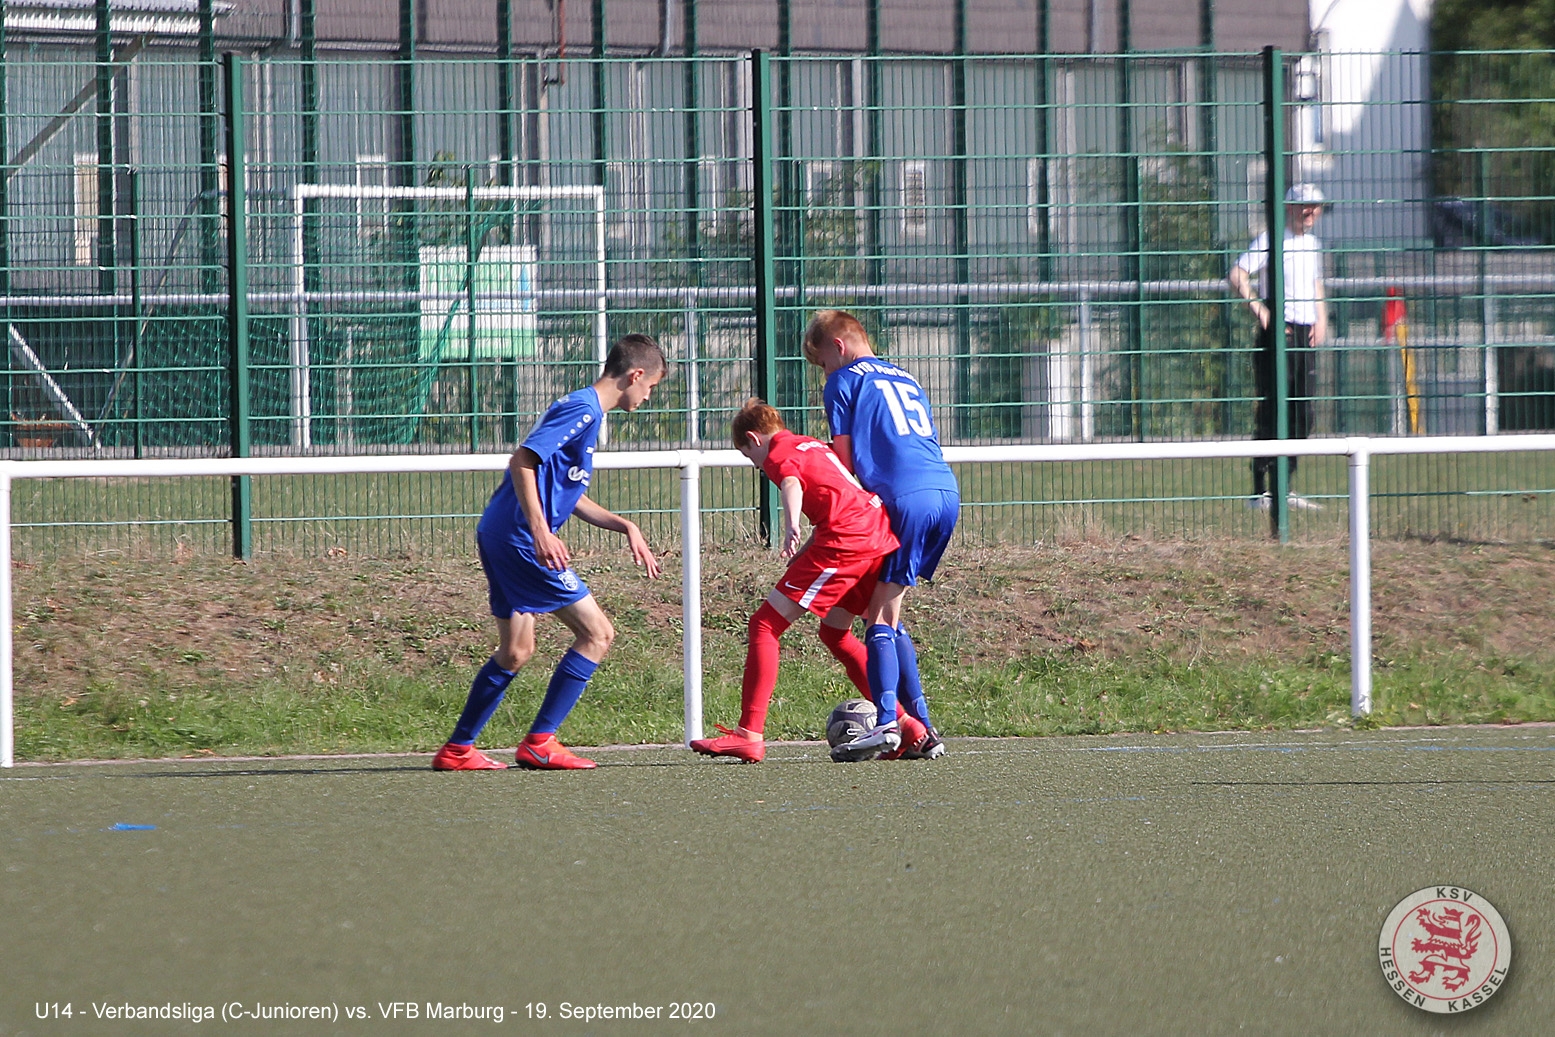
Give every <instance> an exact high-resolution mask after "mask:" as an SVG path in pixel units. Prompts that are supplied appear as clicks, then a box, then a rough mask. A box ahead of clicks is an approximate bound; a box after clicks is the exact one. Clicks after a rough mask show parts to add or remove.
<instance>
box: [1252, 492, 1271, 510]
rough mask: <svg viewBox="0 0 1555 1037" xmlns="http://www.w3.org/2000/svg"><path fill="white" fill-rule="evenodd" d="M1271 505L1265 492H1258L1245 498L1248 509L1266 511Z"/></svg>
mask: <svg viewBox="0 0 1555 1037" xmlns="http://www.w3.org/2000/svg"><path fill="white" fill-rule="evenodd" d="M1273 506H1274V505H1273V502H1272V501H1271V500H1270V499H1269V495H1268V494H1267V493H1260V494H1259V495H1258V496H1256V497H1249V498H1247V510H1248V511H1268V510H1269V509H1270V508H1271V507H1273Z"/></svg>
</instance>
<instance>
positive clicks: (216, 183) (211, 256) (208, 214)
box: [198, 0, 221, 294]
mask: <svg viewBox="0 0 1555 1037" xmlns="http://www.w3.org/2000/svg"><path fill="white" fill-rule="evenodd" d="M212 7H213V3H212V0H200V7H199V22H200V65H199V87H198V89H199V106H200V203H199V212H200V290H201V291H202V292H209V293H211V294H215V293H216V292H218V291H220V289H221V279H220V269H221V170H220V166H219V165H218V163H217V160H216V153H217V148H218V147H219V145H218V144H217V133H218V130H217V119H218V118H219V116H218V115H217V111H216V44H215V28H214V26H215V14H214V12H213V10H212Z"/></svg>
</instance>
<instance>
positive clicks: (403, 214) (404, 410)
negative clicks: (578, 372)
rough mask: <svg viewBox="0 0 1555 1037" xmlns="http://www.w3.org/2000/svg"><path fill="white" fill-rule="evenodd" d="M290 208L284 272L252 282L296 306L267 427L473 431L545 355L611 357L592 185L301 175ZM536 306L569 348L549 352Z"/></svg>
mask: <svg viewBox="0 0 1555 1037" xmlns="http://www.w3.org/2000/svg"><path fill="white" fill-rule="evenodd" d="M289 217H290V224H291V226H290V231H291V240H290V247H289V248H288V249H287V255H286V259H287V260H288V262H287V263H286V264H285V267H286V270H287V272H289V274H290V277H291V280H290V283H289V284H288V285H286V287H285V290H284V291H281V292H278V293H276V292H271V293H267V292H263V291H261V292H259V293H258V295H257V297H256V304H258V305H259V306H262V307H264V308H265V309H270V310H271V311H272V312H274V309H273V308H272V305H271V304H273V303H281V304H282V305H281V306H280V307H279V308H280V310H281V311H282V312H283V313H285V315H286V316H287V318H288V319H287V335H286V339H287V356H286V363H285V367H286V371H285V375H286V378H285V382H286V396H287V399H288V401H289V402H288V406H287V408H286V414H285V421H286V428H285V430H284V433H282V430H280V429H276V430H273V432H272V435H271V436H270V437H268V438H271V439H272V440H279V441H281V442H283V443H286V444H289V445H290V446H292V447H296V448H304V449H306V448H310V447H314V446H318V445H330V444H333V445H338V446H340V447H345V448H351V447H356V446H363V445H371V444H384V445H389V444H395V445H403V444H411V443H425V444H428V445H431V444H435V443H439V442H453V443H459V442H468V441H469V439H470V429H471V428H472V427H474V424H475V423H476V422H478V421H480V420H482V416H483V415H484V416H487V417H488V418H490V419H491V420H497V419H499V418H500V416H502V415H510V414H513V413H515V412H516V411H517V410H519V409H521V403H520V399H519V398H520V396H522V395H526V393H525V392H524V388H525V383H526V381H527V382H531V383H532V382H535V381H536V377H538V378H539V380H541V381H546V379H545V377H544V371H543V370H541V369H540V365H541V364H542V363H549V364H550V365H552V366H554V365H555V364H556V363H557V362H561V363H562V364H563V367H562V370H561V372H560V380H561V381H562V382H568V381H571V380H573V379H574V378H575V375H574V374H573V373H571V372H569V371H566V369H565V362H566V361H568V360H573V361H576V362H587V363H589V364H591V365H594V364H597V363H599V362H601V361H602V360H603V358H604V352H605V349H606V345H607V344H606V341H605V335H606V332H605V285H606V282H605V211H604V196H603V191H602V189H600V188H598V187H587V186H580V187H503V186H488V187H469V186H442V187H384V186H367V185H350V184H298V185H296V186H295V187H294V188H293V190H292V195H291V212H290V214H289ZM255 279H256V280H269V281H273V280H275V278H273V277H265V276H264V275H263V274H262V273H260V274H258V275H256V278H255ZM276 287H279V285H277V286H276ZM472 317H473V319H472ZM542 320H543V321H544V323H545V328H546V329H547V330H548V331H549V332H550V333H551V334H552V336H559V337H560V339H561V340H563V341H565V342H570V343H572V346H573V348H571V349H570V350H569V349H565V348H564V349H562V350H560V351H553V352H557V353H558V355H543V354H544V353H545V352H546V351H545V350H543V349H542V346H541V339H542V335H541V322H542ZM579 346H582V348H581V349H580V348H578V347H579ZM571 354H577V355H571ZM526 367H527V368H528V369H530V373H531V375H532V376H533V377H529V378H528V379H525V378H524V377H523V376H522V375H521V374H520V370H521V369H522V368H526ZM529 388H530V389H531V390H532V391H533V393H534V394H535V395H536V396H537V397H545V396H548V395H549V394H550V392H551V389H552V387H551V386H550V385H549V384H548V382H547V384H545V385H530V386H529ZM277 433H281V434H277ZM498 434H499V435H500V433H498Z"/></svg>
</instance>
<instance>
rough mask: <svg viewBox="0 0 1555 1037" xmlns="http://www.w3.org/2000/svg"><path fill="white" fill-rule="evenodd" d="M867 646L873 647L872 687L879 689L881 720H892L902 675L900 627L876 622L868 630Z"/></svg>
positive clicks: (870, 662) (871, 658)
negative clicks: (898, 639)
mask: <svg viewBox="0 0 1555 1037" xmlns="http://www.w3.org/2000/svg"><path fill="white" fill-rule="evenodd" d="M864 646H865V647H866V648H867V649H868V650H869V688H870V690H871V691H873V692H874V693H875V708H876V709H878V710H879V711H880V720H879V722H880V723H882V724H888V723H890V722H892V721H893V720H895V719H896V686H897V682H898V680H899V679H900V676H901V664H900V662H899V661H898V654H897V650H896V631H895V630H892V629H891V628H890V627H888V626H886V625H885V624H884V623H876V624H874V625H873V626H871V627H870V628H869V629H868V630H866V631H864ZM919 694H920V695H921V694H922V691H920V692H919Z"/></svg>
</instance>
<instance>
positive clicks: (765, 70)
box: [751, 50, 778, 539]
mask: <svg viewBox="0 0 1555 1037" xmlns="http://www.w3.org/2000/svg"><path fill="white" fill-rule="evenodd" d="M751 192H752V195H753V197H752V199H751V205H752V207H753V209H754V211H753V212H752V217H753V219H754V221H755V241H754V246H755V251H754V254H753V255H752V256H751V261H752V264H753V265H754V267H755V275H756V356H755V361H756V371H755V375H756V379H755V380H756V395H757V396H760V397H761V398H762V399H764V400H768V401H770V400H771V399H772V394H773V392H774V391H775V390H776V389H777V297H776V295H775V293H774V289H775V288H776V287H777V282H776V277H777V267H776V264H775V263H774V261H773V246H774V244H775V237H774V233H773V232H774V226H773V218H772V56H771V55H770V54H768V53H767V52H766V51H763V50H753V51H751ZM759 492H760V497H761V499H760V501H759V508H760V519H759V521H760V523H761V536H762V537H764V538H768V539H770V538H772V537H775V536H777V535H778V533H777V529H778V523H777V522H776V521H775V519H776V517H777V487H775V486H772V485H771V484H770V483H769V482H766V481H765V480H764V481H763V488H762V489H761V491H759Z"/></svg>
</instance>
